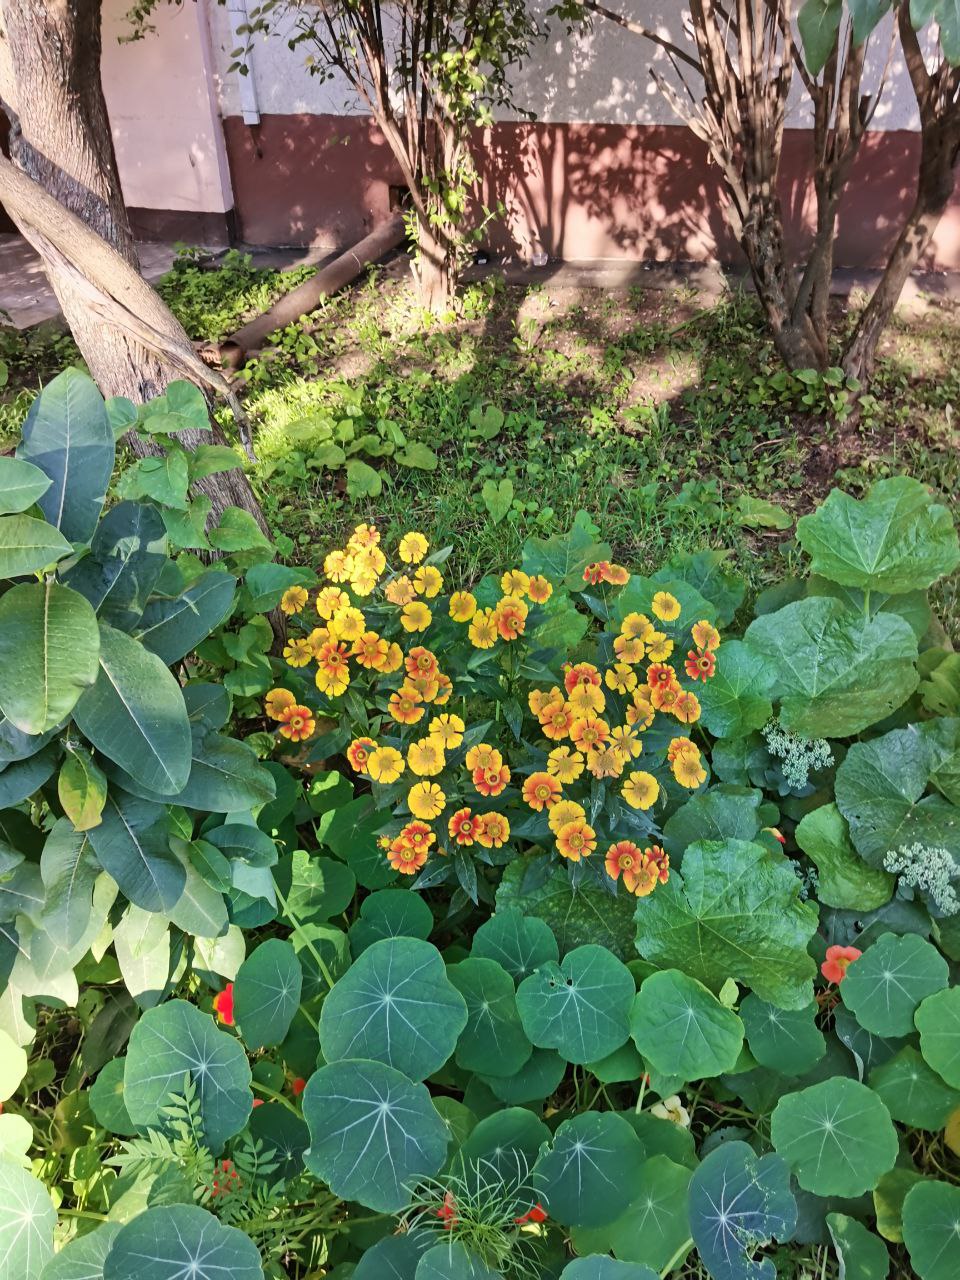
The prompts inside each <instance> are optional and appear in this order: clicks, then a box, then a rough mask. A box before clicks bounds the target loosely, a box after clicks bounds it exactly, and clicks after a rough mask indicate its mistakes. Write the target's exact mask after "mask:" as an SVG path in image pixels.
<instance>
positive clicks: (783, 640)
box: [745, 596, 919, 738]
mask: <svg viewBox="0 0 960 1280" xmlns="http://www.w3.org/2000/svg"><path fill="white" fill-rule="evenodd" d="M745 640H746V642H747V644H748V645H749V646H750V648H751V649H754V650H755V651H756V652H757V653H759V654H761V655H762V656H763V657H764V658H766V659H767V660H768V661H769V662H770V664H771V665H772V666H773V667H774V668H775V670H776V677H775V680H774V683H773V686H772V688H771V694H772V696H773V697H775V698H778V699H779V700H780V718H781V720H782V722H783V726H784V728H785V729H788V730H789V731H790V732H791V733H797V734H800V735H801V736H802V737H805V738H846V737H849V736H850V735H851V734H855V733H859V732H860V731H861V730H862V729H866V728H868V727H869V726H870V725H872V724H876V723H877V721H878V720H883V719H884V718H885V717H886V716H888V715H890V714H891V713H892V712H893V711H896V709H897V707H899V706H901V705H902V704H903V703H904V702H906V700H907V698H909V696H910V694H911V693H913V691H914V689H915V688H916V687H917V684H918V681H919V676H918V675H917V671H916V665H915V664H916V660H917V638H916V636H915V635H914V633H913V631H912V630H911V628H910V626H909V624H908V623H906V622H904V620H903V618H900V617H898V616H897V615H896V614H892V613H878V614H875V615H874V616H873V617H872V618H866V617H864V616H862V615H857V614H853V613H850V612H849V611H848V610H847V609H845V608H844V606H843V605H842V604H841V603H840V602H839V601H838V600H829V599H826V598H825V597H822V596H815V597H811V598H810V599H807V600H797V601H796V602H795V603H794V604H788V605H787V606H786V608H784V609H779V610H778V611H777V612H776V613H769V614H765V615H764V616H763V617H762V618H757V619H756V620H755V621H754V622H752V623H751V624H750V626H749V627H748V628H747V633H746V636H745Z"/></svg>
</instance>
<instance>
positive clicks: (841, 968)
mask: <svg viewBox="0 0 960 1280" xmlns="http://www.w3.org/2000/svg"><path fill="white" fill-rule="evenodd" d="M862 955H863V952H862V951H858V950H857V948H856V947H827V958H826V959H825V960H824V962H823V964H822V965H821V966H820V972H821V973H822V974H823V976H824V977H825V978H826V980H827V981H828V982H836V983H841V982H842V981H843V980H844V978H845V977H846V976H847V969H848V968H849V966H850V965H852V964H853V962H854V960H859V959H860V957H861V956H862Z"/></svg>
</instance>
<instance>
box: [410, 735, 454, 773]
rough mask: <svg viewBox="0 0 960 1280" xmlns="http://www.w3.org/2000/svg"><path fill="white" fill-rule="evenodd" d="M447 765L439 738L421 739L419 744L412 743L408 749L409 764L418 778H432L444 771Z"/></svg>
mask: <svg viewBox="0 0 960 1280" xmlns="http://www.w3.org/2000/svg"><path fill="white" fill-rule="evenodd" d="M446 763H447V758H446V756H445V755H444V753H443V743H442V742H441V741H440V739H439V738H430V737H427V738H421V739H420V741H419V742H411V743H410V746H409V747H408V749H407V764H408V765H409V766H410V769H411V771H412V772H413V773H415V774H417V775H418V777H421V778H432V777H434V775H435V774H438V773H441V772H442V771H443V767H444V765H445V764H446Z"/></svg>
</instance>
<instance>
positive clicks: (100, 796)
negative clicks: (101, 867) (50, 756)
mask: <svg viewBox="0 0 960 1280" xmlns="http://www.w3.org/2000/svg"><path fill="white" fill-rule="evenodd" d="M57 795H58V797H59V799H60V803H61V804H62V805H63V811H64V813H65V814H66V815H67V817H68V818H69V819H70V821H71V822H72V823H73V827H74V830H75V831H89V830H90V828H91V827H96V826H99V825H100V818H101V814H102V813H103V806H104V805H105V804H106V802H107V779H106V775H105V774H104V772H103V770H102V769H101V768H100V767H99V765H98V764H97V763H96V762H95V760H94V759H93V756H91V754H90V752H89V751H84V749H83V748H82V747H73V748H69V747H68V748H67V755H66V759H65V760H64V762H63V765H62V767H61V769H60V774H59V776H58V778H57Z"/></svg>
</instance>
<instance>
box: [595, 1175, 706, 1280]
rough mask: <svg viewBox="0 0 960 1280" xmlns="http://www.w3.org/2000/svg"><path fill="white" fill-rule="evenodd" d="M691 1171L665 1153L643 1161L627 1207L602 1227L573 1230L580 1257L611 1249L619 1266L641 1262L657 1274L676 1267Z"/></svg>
mask: <svg viewBox="0 0 960 1280" xmlns="http://www.w3.org/2000/svg"><path fill="white" fill-rule="evenodd" d="M690 1178H691V1171H690V1170H689V1169H688V1168H685V1167H684V1166H683V1165H679V1164H675V1163H674V1162H673V1161H672V1160H670V1159H668V1157H667V1156H665V1155H655V1156H651V1158H650V1159H649V1160H644V1162H643V1164H641V1165H640V1166H639V1168H638V1169H637V1170H636V1172H635V1173H634V1175H633V1181H632V1190H633V1197H632V1201H631V1204H630V1207H629V1208H628V1209H627V1211H626V1212H625V1213H623V1214H621V1216H620V1217H619V1218H617V1219H616V1221H615V1222H611V1223H609V1224H608V1225H607V1226H603V1227H589V1228H584V1227H579V1228H574V1230H573V1232H572V1235H573V1242H574V1245H575V1246H576V1248H577V1251H578V1252H580V1253H593V1252H597V1253H599V1252H600V1251H601V1250H608V1251H612V1252H613V1254H614V1256H615V1257H617V1258H619V1259H620V1260H621V1261H622V1262H636V1263H643V1264H645V1265H646V1266H649V1267H653V1268H655V1269H656V1270H657V1271H658V1272H659V1271H661V1270H662V1269H664V1268H665V1267H666V1266H667V1264H668V1263H672V1265H673V1266H678V1265H679V1263H680V1262H681V1261H682V1260H683V1258H684V1256H685V1254H686V1249H687V1248H688V1247H690V1246H691V1245H692V1243H693V1242H692V1241H691V1239H690V1215H689V1211H688V1208H687V1200H688V1188H689V1186H690Z"/></svg>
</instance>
